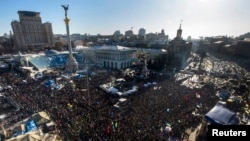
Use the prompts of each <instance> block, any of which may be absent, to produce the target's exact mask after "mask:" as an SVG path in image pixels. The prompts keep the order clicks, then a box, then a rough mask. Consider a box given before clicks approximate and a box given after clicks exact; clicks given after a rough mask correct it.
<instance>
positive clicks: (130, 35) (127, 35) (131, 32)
mask: <svg viewBox="0 0 250 141" xmlns="http://www.w3.org/2000/svg"><path fill="white" fill-rule="evenodd" d="M133 35H134V33H133V30H127V31H125V37H126V38H130V37H132V36H133Z"/></svg>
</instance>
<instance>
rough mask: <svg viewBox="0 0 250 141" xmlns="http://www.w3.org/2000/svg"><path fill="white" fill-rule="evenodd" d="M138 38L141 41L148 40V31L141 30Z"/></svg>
mask: <svg viewBox="0 0 250 141" xmlns="http://www.w3.org/2000/svg"><path fill="white" fill-rule="evenodd" d="M138 38H139V39H145V38H146V29H145V28H140V29H139V32H138Z"/></svg>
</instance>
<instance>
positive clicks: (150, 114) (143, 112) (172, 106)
mask: <svg viewBox="0 0 250 141" xmlns="http://www.w3.org/2000/svg"><path fill="white" fill-rule="evenodd" d="M59 77H61V76H60V73H55V74H53V75H51V74H50V75H45V76H44V77H43V78H40V79H37V80H34V79H31V78H29V77H22V76H19V75H18V74H15V73H5V74H2V75H1V77H0V84H1V86H11V89H7V90H5V92H4V94H5V95H6V96H7V97H10V98H12V99H13V101H15V102H16V103H17V104H18V105H19V106H20V107H19V110H18V111H14V112H12V113H10V115H9V117H11V118H9V119H8V120H5V121H4V122H2V123H3V126H4V127H5V128H6V129H8V127H10V126H11V125H13V123H15V122H18V121H20V120H22V119H24V118H27V117H29V116H31V115H32V114H34V113H36V112H40V111H46V112H47V113H48V114H49V116H50V117H51V118H52V120H54V121H55V123H56V131H57V132H58V134H59V135H60V136H61V137H62V138H63V140H116V141H117V140H167V139H168V138H169V137H170V136H171V137H176V138H179V139H182V138H184V137H185V135H186V134H185V133H186V129H188V128H192V127H193V126H194V125H197V124H198V123H200V122H201V120H202V119H203V116H202V115H204V114H205V113H206V112H208V111H209V110H210V109H211V108H212V107H213V106H214V105H215V103H216V102H217V101H218V98H217V97H215V91H214V88H213V86H211V85H206V86H204V87H203V88H201V89H189V88H186V87H184V86H180V85H179V84H178V82H175V81H173V80H165V79H162V77H160V76H158V77H155V78H154V81H156V82H157V85H155V86H153V87H147V88H146V87H143V86H142V84H143V83H144V82H145V81H148V80H145V81H141V82H138V83H137V84H138V85H139V86H140V87H139V90H138V91H137V92H136V93H134V94H133V95H130V96H127V97H124V98H126V101H124V102H119V99H120V97H119V96H113V95H110V94H107V93H105V92H104V91H103V90H101V89H99V87H98V86H99V85H100V84H103V83H107V82H110V81H112V79H113V78H112V77H119V76H115V75H114V76H112V77H111V76H110V74H108V73H105V72H101V73H97V74H96V75H93V76H91V78H89V81H88V82H89V85H88V86H89V87H88V86H87V83H86V82H87V78H86V77H83V78H76V77H75V78H72V79H71V80H72V81H70V80H69V79H64V78H63V79H60V80H59V79H57V78H59ZM49 79H53V80H55V81H56V83H60V84H63V86H64V87H62V88H61V89H59V90H53V89H50V88H48V87H45V86H44V85H43V84H44V82H45V81H47V80H49ZM72 82H73V83H72ZM87 87H88V89H87ZM197 95H199V96H197ZM117 103H119V106H114V105H115V104H117ZM166 127H169V128H170V129H171V130H167V128H166ZM187 136H188V135H186V137H187Z"/></svg>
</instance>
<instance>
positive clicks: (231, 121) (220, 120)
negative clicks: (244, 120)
mask: <svg viewBox="0 0 250 141" xmlns="http://www.w3.org/2000/svg"><path fill="white" fill-rule="evenodd" d="M205 119H206V120H207V121H209V122H210V123H211V124H221V125H237V124H239V119H238V118H237V117H236V114H235V113H234V112H232V111H230V110H229V109H227V108H225V107H223V106H221V105H215V106H214V107H213V108H212V109H211V110H210V111H209V112H208V113H207V114H206V115H205Z"/></svg>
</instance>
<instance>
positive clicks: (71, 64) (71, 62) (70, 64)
mask: <svg viewBox="0 0 250 141" xmlns="http://www.w3.org/2000/svg"><path fill="white" fill-rule="evenodd" d="M62 7H63V8H64V10H65V19H64V22H65V25H66V30H67V37H68V48H69V58H68V60H67V62H66V64H65V68H66V72H70V73H73V72H76V71H77V70H78V63H77V61H76V59H75V58H74V56H73V55H72V47H71V39H70V33H69V21H70V20H69V18H68V16H67V14H68V13H67V12H68V9H69V5H62Z"/></svg>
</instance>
